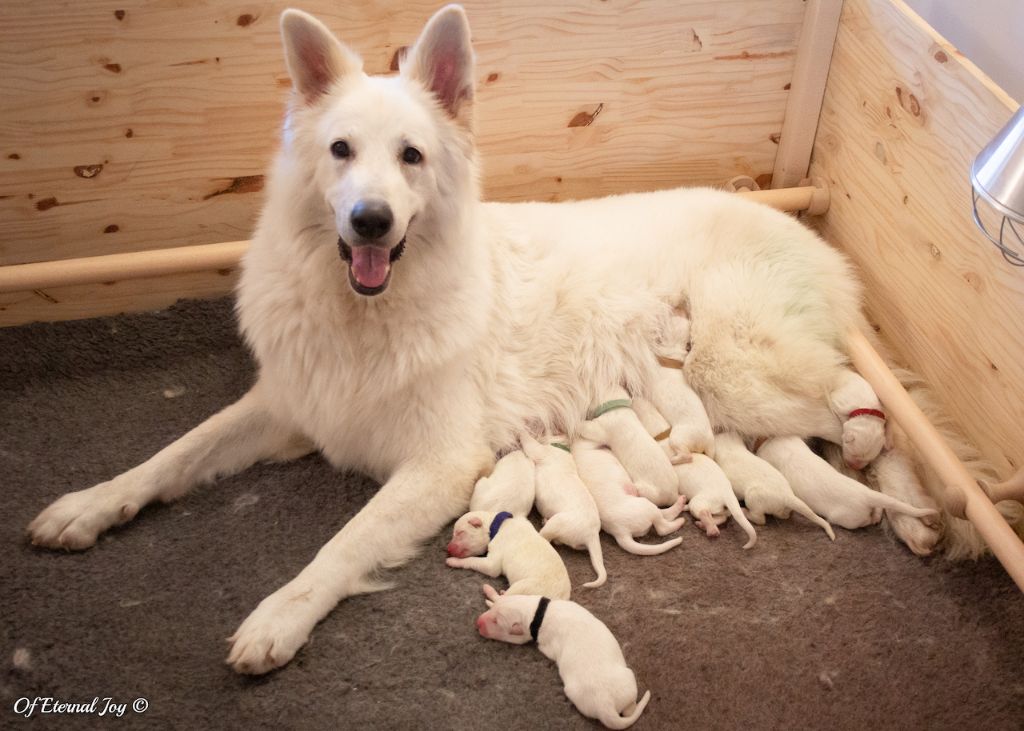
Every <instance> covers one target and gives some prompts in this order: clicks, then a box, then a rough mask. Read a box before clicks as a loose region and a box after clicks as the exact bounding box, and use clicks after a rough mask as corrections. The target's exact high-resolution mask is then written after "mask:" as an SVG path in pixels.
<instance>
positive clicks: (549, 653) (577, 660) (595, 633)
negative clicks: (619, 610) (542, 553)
mask: <svg viewBox="0 0 1024 731" xmlns="http://www.w3.org/2000/svg"><path fill="white" fill-rule="evenodd" d="M540 599H541V597H539V596H509V595H508V594H505V595H504V596H501V597H493V598H492V599H488V600H487V605H488V606H489V607H490V608H489V609H488V610H487V611H486V612H484V613H483V614H481V615H480V616H479V617H478V618H477V620H476V626H477V630H478V631H479V632H480V635H481V636H482V637H486V638H488V639H492V640H499V641H501V642H509V643H512V644H514V645H522V644H525V643H527V642H529V641H530V639H531V638H530V629H529V628H530V623H531V622H533V618H534V615H535V614H536V613H537V605H538V604H539V603H540ZM537 649H539V650H540V651H541V652H542V653H544V655H545V656H546V657H547V658H549V659H551V660H554V661H555V663H556V664H557V665H558V674H559V675H560V676H561V678H562V684H563V685H564V686H565V695H566V696H568V698H569V700H570V701H572V703H573V705H575V706H576V708H577V709H578V710H579V712H580V713H582V714H583V715H584V716H587V717H589V718H596V719H597V720H598V721H600V722H601V723H602V724H604V726H605V727H607V728H614V729H623V728H629V727H630V726H632V725H633V724H634V723H635V722H636V720H637V719H638V718H639V717H640V714H641V713H643V711H644V708H646V707H647V703H648V701H650V699H651V691H649V690H648V691H647V692H646V693H644V695H643V698H641V699H640V701H639V702H637V700H636V693H637V687H636V676H635V675H634V674H633V671H632V670H630V669H629V667H628V666H627V665H626V658H625V657H624V656H623V655H622V648H621V647H619V643H618V640H616V639H615V635H613V634H612V633H611V630H609V629H608V627H607V626H606V625H605V624H604V622H602V621H601V620H599V619H598V618H597V617H595V616H594V615H593V614H591V613H590V612H588V611H587V610H586V609H584V608H583V607H581V606H580V605H579V604H577V603H576V602H570V601H557V600H552V601H551V603H550V604H548V608H547V612H546V613H545V615H544V620H543V622H541V625H540V630H539V631H538V632H537Z"/></svg>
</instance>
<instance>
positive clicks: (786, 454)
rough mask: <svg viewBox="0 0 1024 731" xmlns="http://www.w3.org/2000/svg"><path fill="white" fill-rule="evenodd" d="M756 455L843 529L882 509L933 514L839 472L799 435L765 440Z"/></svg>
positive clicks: (866, 521)
mask: <svg viewBox="0 0 1024 731" xmlns="http://www.w3.org/2000/svg"><path fill="white" fill-rule="evenodd" d="M757 456H758V457H760V458H761V459H763V460H765V461H766V462H768V463H769V464H771V465H772V466H773V467H775V469H777V470H778V471H779V472H781V473H782V475H783V476H784V477H785V478H786V479H787V480H789V484H790V486H791V487H792V488H793V492H794V493H795V494H796V496H797V497H798V498H800V499H801V500H803V501H804V502H805V503H807V505H809V506H810V508H811V509H812V510H813V511H814V512H816V513H818V514H819V515H821V516H822V517H823V518H825V520H827V521H828V522H829V523H834V524H835V525H839V526H842V527H843V528H848V529H850V530H853V529H856V528H863V527H864V526H866V525H873V524H875V523H877V522H878V521H880V520H881V519H882V510H883V509H885V510H892V511H895V512H898V513H903V514H905V515H912V516H914V517H916V518H923V517H924V516H926V515H935V514H936V513H937V511H935V510H932V509H930V508H915V507H914V506H913V505H908V504H907V503H905V502H902V501H900V500H897V499H896V498H894V497H890V496H889V495H883V494H882V493H880V492H875V491H874V490H872V489H871V488H869V487H867V486H866V485H862V484H861V483H859V482H857V481H856V480H853V479H851V478H849V477H847V476H846V475H841V474H839V473H838V472H836V470H835V469H833V468H832V465H830V464H829V463H828V462H826V461H825V460H823V459H822V458H821V457H819V456H818V455H816V454H815V453H814V452H812V451H811V448H810V447H808V446H807V445H806V444H804V441H803V440H802V439H800V438H799V437H774V438H772V439H769V440H767V441H766V442H765V443H764V444H762V445H761V447H760V448H759V449H758V450H757Z"/></svg>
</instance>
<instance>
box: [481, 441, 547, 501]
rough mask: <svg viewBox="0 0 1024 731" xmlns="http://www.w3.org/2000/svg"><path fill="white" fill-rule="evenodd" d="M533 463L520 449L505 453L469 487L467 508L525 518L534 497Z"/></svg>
mask: <svg viewBox="0 0 1024 731" xmlns="http://www.w3.org/2000/svg"><path fill="white" fill-rule="evenodd" d="M534 473H535V468H534V465H533V460H532V459H530V458H529V457H527V456H526V455H525V454H524V453H523V451H522V450H519V449H517V450H516V451H515V452H509V453H508V454H506V455H505V456H504V457H502V458H501V459H499V460H498V463H497V464H496V465H494V470H493V471H492V472H491V474H490V475H489V476H487V477H481V478H480V479H479V480H477V481H476V485H475V486H474V487H473V497H471V498H470V500H469V509H470V511H473V510H490V511H493V512H496V513H497V512H500V511H502V510H507V511H508V512H510V513H512V515H529V514H530V511H531V510H532V509H533V500H534V498H535V497H536V487H535V484H534V483H535V474H534Z"/></svg>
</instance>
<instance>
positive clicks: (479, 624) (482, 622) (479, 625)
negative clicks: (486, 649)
mask: <svg viewBox="0 0 1024 731" xmlns="http://www.w3.org/2000/svg"><path fill="white" fill-rule="evenodd" d="M476 631H477V632H479V633H480V634H481V635H482V636H483V637H486V636H487V620H486V619H485V615H483V614H481V615H480V616H479V617H477V618H476Z"/></svg>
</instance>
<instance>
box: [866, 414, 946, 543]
mask: <svg viewBox="0 0 1024 731" xmlns="http://www.w3.org/2000/svg"><path fill="white" fill-rule="evenodd" d="M903 439H906V437H905V436H903V435H902V433H901V432H898V436H897V438H896V444H897V446H900V442H901V441H902V440H903ZM908 450H909V446H908V447H905V448H903V449H893V450H886V451H884V452H882V453H881V454H880V455H878V457H877V458H875V460H874V461H873V462H872V463H871V464H870V465H868V468H867V472H866V475H867V478H868V482H869V483H870V484H871V485H872V486H874V487H877V488H878V490H879V491H881V492H882V493H883V494H885V495H889V496H890V497H894V498H896V499H897V500H901V501H903V502H905V503H908V504H910V505H916V506H917V507H922V508H935V509H936V513H937V514H936V515H933V516H928V517H924V518H920V519H919V518H912V517H910V516H908V515H904V514H902V513H899V512H897V511H894V510H888V509H887V510H886V511H885V517H886V519H887V520H888V521H889V527H890V528H892V530H893V533H895V534H896V535H897V536H899V538H900V540H902V541H903V542H904V543H906V544H907V546H908V547H909V548H910V550H911V551H913V552H914V553H916V554H917V555H918V556H927V555H929V554H930V553H931V552H932V551H933V550H934V548H935V546H936V545H937V544H938V542H939V539H940V538H941V531H940V528H941V527H942V525H941V516H940V515H939V514H938V507H939V505H938V503H936V502H935V499H934V498H932V496H931V495H930V494H929V493H928V491H927V490H926V489H925V487H924V485H922V484H921V481H920V480H919V479H918V476H917V471H916V470H915V469H914V464H913V462H912V461H911V459H910V456H909V455H910V452H909V451H908Z"/></svg>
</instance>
